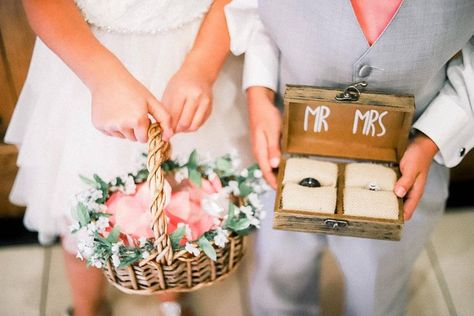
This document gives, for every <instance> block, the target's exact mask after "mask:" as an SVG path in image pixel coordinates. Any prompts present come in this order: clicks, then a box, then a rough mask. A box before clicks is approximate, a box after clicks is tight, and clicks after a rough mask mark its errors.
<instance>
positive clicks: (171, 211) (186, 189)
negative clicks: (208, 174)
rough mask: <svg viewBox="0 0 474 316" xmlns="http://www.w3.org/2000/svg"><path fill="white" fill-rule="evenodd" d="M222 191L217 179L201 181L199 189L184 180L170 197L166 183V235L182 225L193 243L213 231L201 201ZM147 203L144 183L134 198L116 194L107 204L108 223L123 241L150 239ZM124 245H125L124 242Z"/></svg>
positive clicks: (212, 219) (169, 190) (147, 192)
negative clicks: (188, 232)
mask: <svg viewBox="0 0 474 316" xmlns="http://www.w3.org/2000/svg"><path fill="white" fill-rule="evenodd" d="M221 189H222V184H221V182H220V180H219V178H218V177H214V178H213V179H212V180H206V179H202V185H201V187H198V186H196V185H194V184H193V183H192V182H190V181H189V180H185V181H183V182H182V183H181V184H180V185H178V186H177V187H176V188H174V189H173V192H172V193H171V188H170V186H169V184H168V183H167V182H166V185H165V191H166V194H167V196H171V198H168V200H169V203H168V205H167V206H166V207H165V212H166V215H167V217H168V218H169V223H168V232H169V233H170V234H171V233H173V231H174V230H175V229H176V227H177V226H178V224H179V223H184V224H187V225H189V228H190V230H191V237H192V240H196V239H198V238H199V237H200V236H201V235H202V234H203V233H205V232H207V231H209V230H210V229H211V228H214V227H213V226H214V225H215V221H214V217H212V216H211V215H210V214H208V213H207V212H206V211H204V210H203V209H202V207H201V201H202V198H203V197H205V196H207V195H210V194H214V193H218V192H219V191H220V190H221ZM150 199H151V195H150V192H149V188H148V184H146V183H143V184H139V185H137V188H136V192H135V194H132V195H126V194H124V193H122V192H120V191H117V192H115V193H113V194H112V195H111V196H110V197H109V199H108V200H107V202H106V207H107V210H106V212H107V213H110V214H112V216H111V217H110V223H111V224H112V226H119V227H120V230H121V232H122V233H123V234H125V235H126V236H125V239H129V238H127V236H128V237H131V238H132V239H134V240H138V239H139V238H140V237H146V238H151V237H153V231H152V229H151V224H152V223H151V220H152V217H151V214H150V210H149V206H150ZM192 240H190V241H192ZM124 241H125V242H127V240H124ZM128 242H129V240H128ZM183 242H185V240H183Z"/></svg>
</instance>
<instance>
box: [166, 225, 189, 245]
mask: <svg viewBox="0 0 474 316" xmlns="http://www.w3.org/2000/svg"><path fill="white" fill-rule="evenodd" d="M185 233H186V226H184V225H183V226H181V227H179V228H177V229H176V230H175V231H174V232H173V233H172V234H171V235H170V241H171V246H172V247H173V250H176V249H178V247H179V242H180V241H181V239H183V236H184V234H185Z"/></svg>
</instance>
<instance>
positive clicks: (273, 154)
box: [247, 87, 281, 189]
mask: <svg viewBox="0 0 474 316" xmlns="http://www.w3.org/2000/svg"><path fill="white" fill-rule="evenodd" d="M274 98H275V96H274V92H273V91H272V90H270V89H267V88H264V87H250V88H248V89H247V102H248V109H249V115H250V134H251V136H250V137H251V141H252V149H253V153H254V156H255V158H256V159H257V162H258V164H259V166H260V169H261V170H262V173H263V176H264V178H265V180H266V181H267V182H268V184H269V185H270V186H271V187H273V188H274V189H276V186H277V183H276V177H275V175H274V174H273V172H272V169H273V168H277V167H278V165H279V164H280V156H281V152H280V137H281V113H280V111H279V110H278V109H277V107H276V106H275V105H274V104H273V102H274Z"/></svg>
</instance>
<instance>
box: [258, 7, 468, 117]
mask: <svg viewBox="0 0 474 316" xmlns="http://www.w3.org/2000/svg"><path fill="white" fill-rule="evenodd" d="M259 10H260V16H261V18H262V21H263V23H264V25H265V27H266V28H267V30H268V32H269V34H270V35H271V36H272V38H273V39H274V41H275V42H276V44H277V46H278V48H279V49H280V52H281V56H280V92H282V91H283V89H284V87H285V85H286V84H304V85H315V86H326V87H343V86H345V85H347V84H349V83H352V82H355V81H361V80H365V81H367V82H368V84H369V87H368V88H369V89H370V90H378V91H386V92H392V93H409V94H414V95H415V102H416V106H417V111H416V117H418V116H419V115H420V114H421V113H422V112H423V111H424V109H425V108H426V106H427V105H428V104H429V102H430V101H431V100H432V99H433V98H434V97H435V96H436V94H437V93H438V91H439V90H440V89H441V87H442V85H443V84H444V81H445V79H446V63H447V62H448V61H449V59H450V58H451V57H453V55H455V54H456V53H457V52H458V51H459V50H461V49H462V47H463V46H464V45H465V44H466V43H467V42H468V41H469V39H470V38H471V36H473V34H474V0H404V1H403V2H402V4H401V6H400V8H399V10H398V12H397V13H396V14H395V16H394V17H393V19H392V21H391V22H390V24H389V25H388V26H387V27H386V29H385V31H384V32H383V33H382V35H380V36H379V38H378V39H377V41H376V42H375V43H374V44H373V45H372V46H369V45H368V43H367V40H366V38H365V36H364V34H363V32H362V30H361V28H360V26H359V23H358V21H357V18H356V16H355V14H354V11H353V9H352V6H351V3H350V1H349V0H345V1H343V0H330V1H328V0H297V1H294V0H293V1H290V0H286V1H285V0H259Z"/></svg>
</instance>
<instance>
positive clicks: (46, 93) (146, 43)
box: [5, 20, 251, 244]
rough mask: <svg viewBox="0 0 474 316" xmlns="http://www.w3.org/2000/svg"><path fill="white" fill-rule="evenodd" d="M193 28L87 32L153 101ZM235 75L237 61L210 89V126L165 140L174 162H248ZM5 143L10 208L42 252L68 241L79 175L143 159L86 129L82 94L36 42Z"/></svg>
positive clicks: (125, 144)
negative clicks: (10, 156)
mask: <svg viewBox="0 0 474 316" xmlns="http://www.w3.org/2000/svg"><path fill="white" fill-rule="evenodd" d="M201 21H202V20H196V21H194V22H190V23H188V24H186V25H184V26H183V27H180V28H178V29H175V30H172V31H167V32H161V33H156V34H132V33H130V34H123V33H115V32H108V31H105V30H102V29H96V28H94V27H93V32H94V34H95V36H96V37H97V38H98V40H99V41H100V42H101V43H102V44H103V45H104V46H106V47H107V48H108V49H109V50H110V51H112V52H113V53H114V54H115V55H116V56H117V57H118V58H119V59H120V60H121V61H122V62H123V64H124V65H125V66H126V67H127V69H128V70H129V71H130V72H131V73H132V74H133V75H134V76H135V78H137V79H138V80H139V81H140V82H142V83H143V84H144V85H145V86H146V87H147V88H148V89H149V90H150V92H151V93H153V94H154V95H155V96H156V97H157V98H158V99H160V98H161V96H162V93H163V91H164V89H165V87H166V84H167V82H168V81H169V79H170V78H171V76H172V75H173V74H174V73H175V72H176V71H177V70H178V69H179V67H180V65H181V64H182V62H183V60H184V58H185V56H186V54H187V52H188V51H189V50H190V49H191V47H192V45H193V43H194V39H195V37H196V34H197V32H198V30H199V26H200V24H201ZM89 62H91V63H93V62H94V60H92V59H91V60H90V61H89ZM241 74H242V60H241V59H238V58H235V57H230V58H229V59H228V61H227V62H226V64H225V65H224V67H223V69H222V71H221V74H220V76H219V78H218V80H217V81H216V84H215V86H214V98H213V112H212V114H211V116H210V118H209V119H208V121H207V122H206V123H205V125H204V126H203V127H202V128H201V129H200V130H199V131H197V132H194V133H187V134H178V135H176V136H174V137H173V139H172V148H173V153H172V156H173V157H174V158H176V157H182V158H183V159H185V158H187V155H188V154H189V153H190V152H191V151H192V150H193V149H197V150H198V151H199V153H200V154H202V155H203V156H209V157H216V156H218V155H223V154H225V153H229V152H231V151H237V152H238V153H239V155H240V157H241V159H242V162H243V167H246V166H245V164H246V163H249V162H250V161H251V152H250V145H249V138H248V123H247V113H246V106H245V100H244V97H243V94H242V91H241ZM109 80H114V78H113V77H110V78H109ZM5 141H6V142H7V143H12V144H16V145H17V146H18V147H19V157H18V166H19V171H18V175H17V177H16V180H15V183H14V186H13V189H12V192H11V195H10V198H11V201H12V202H13V203H15V204H19V205H24V206H26V207H27V209H26V214H25V218H24V223H25V225H26V227H27V228H28V229H30V230H35V231H38V232H39V239H40V242H41V243H43V244H47V243H50V242H52V241H53V240H54V239H55V238H56V236H58V235H62V236H64V235H67V234H68V225H69V223H70V219H71V215H70V214H71V203H72V197H73V196H74V195H75V194H76V193H78V192H80V191H81V190H83V189H84V188H85V185H84V184H83V183H82V182H81V180H80V178H79V175H84V176H87V177H90V176H92V174H94V173H96V174H98V175H100V176H101V177H103V178H104V179H110V178H113V177H116V176H120V175H123V174H126V173H128V172H131V171H134V170H135V169H136V168H137V164H139V162H140V161H139V160H140V156H141V154H142V153H144V152H146V145H144V144H139V143H133V142H130V141H127V140H123V139H119V138H113V137H109V136H105V135H103V134H102V133H101V132H99V131H98V130H96V129H95V128H94V127H93V125H92V123H91V95H90V92H89V90H88V89H87V87H86V86H85V85H84V84H83V83H82V81H81V80H80V79H79V78H78V77H77V76H76V75H75V74H74V73H73V72H72V71H71V70H70V69H69V68H68V67H67V66H66V65H65V64H64V63H63V61H62V60H61V59H60V58H59V57H57V56H56V55H55V54H54V53H53V52H52V51H51V50H50V49H49V48H48V47H47V46H46V45H45V44H44V43H43V42H42V41H41V40H40V39H37V41H36V44H35V48H34V52H33V57H32V61H31V65H30V69H29V72H28V76H27V79H26V82H25V84H24V87H23V90H22V92H21V95H20V97H19V101H18V104H17V106H16V108H15V112H14V114H13V117H12V120H11V123H10V126H9V128H8V131H7V134H6V137H5Z"/></svg>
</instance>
